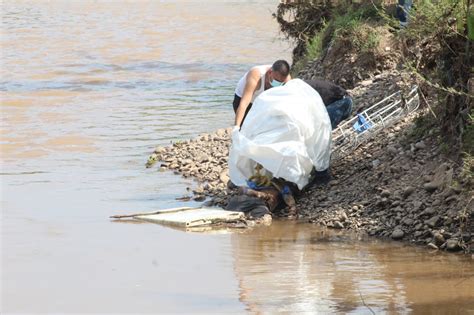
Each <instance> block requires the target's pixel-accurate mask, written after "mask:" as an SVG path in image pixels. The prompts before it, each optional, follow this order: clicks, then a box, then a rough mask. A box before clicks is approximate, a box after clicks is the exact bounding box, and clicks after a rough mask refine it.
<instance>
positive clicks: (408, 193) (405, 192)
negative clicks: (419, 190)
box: [402, 186, 415, 199]
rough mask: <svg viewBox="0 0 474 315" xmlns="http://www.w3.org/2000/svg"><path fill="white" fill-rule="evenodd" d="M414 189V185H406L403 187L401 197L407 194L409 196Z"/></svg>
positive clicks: (406, 196)
mask: <svg viewBox="0 0 474 315" xmlns="http://www.w3.org/2000/svg"><path fill="white" fill-rule="evenodd" d="M414 191H415V187H413V186H408V187H407V188H405V189H404V190H403V194H402V195H403V198H405V199H406V198H408V196H410V195H411V194H412V193H413V192H414Z"/></svg>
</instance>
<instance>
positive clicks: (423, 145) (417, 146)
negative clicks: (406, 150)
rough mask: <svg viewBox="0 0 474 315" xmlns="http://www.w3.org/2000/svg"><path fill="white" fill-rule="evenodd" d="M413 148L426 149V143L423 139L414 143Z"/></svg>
mask: <svg viewBox="0 0 474 315" xmlns="http://www.w3.org/2000/svg"><path fill="white" fill-rule="evenodd" d="M415 148H416V149H418V150H423V149H426V144H425V143H424V142H423V141H420V142H417V143H415Z"/></svg>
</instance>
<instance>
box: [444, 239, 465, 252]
mask: <svg viewBox="0 0 474 315" xmlns="http://www.w3.org/2000/svg"><path fill="white" fill-rule="evenodd" d="M461 249H462V248H461V246H460V244H459V241H458V239H457V238H451V239H449V240H447V241H446V250H448V251H451V252H455V251H459V250H461Z"/></svg>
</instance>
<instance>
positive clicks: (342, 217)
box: [339, 211, 349, 222]
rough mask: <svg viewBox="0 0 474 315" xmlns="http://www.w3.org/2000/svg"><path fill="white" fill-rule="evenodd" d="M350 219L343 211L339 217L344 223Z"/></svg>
mask: <svg viewBox="0 0 474 315" xmlns="http://www.w3.org/2000/svg"><path fill="white" fill-rule="evenodd" d="M348 219H349V218H348V217H347V214H346V213H345V212H344V211H343V212H342V213H341V214H340V215H339V220H341V221H342V222H346V221H347V220H348Z"/></svg>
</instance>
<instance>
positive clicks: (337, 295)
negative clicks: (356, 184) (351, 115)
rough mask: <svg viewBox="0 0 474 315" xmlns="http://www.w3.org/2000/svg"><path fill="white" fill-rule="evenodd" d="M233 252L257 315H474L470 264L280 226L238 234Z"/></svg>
mask: <svg viewBox="0 0 474 315" xmlns="http://www.w3.org/2000/svg"><path fill="white" fill-rule="evenodd" d="M232 248H233V255H234V259H235V273H236V276H237V278H238V280H239V288H240V300H241V301H242V302H243V303H245V304H246V305H247V310H248V311H250V312H251V313H253V314H260V313H280V312H284V313H290V314H295V313H308V314H316V313H344V314H347V313H370V310H369V308H370V309H371V310H372V311H374V312H375V313H390V314H400V313H410V312H415V313H420V314H433V313H438V314H463V313H468V312H473V311H474V300H473V298H474V265H473V263H472V260H471V258H470V257H465V256H458V255H445V254H443V253H429V252H428V251H426V250H424V249H419V248H413V247H408V246H403V245H400V244H396V243H395V244H394V243H390V242H376V241H371V240H365V241H364V242H361V240H360V239H359V238H358V237H357V236H355V235H352V236H351V235H348V234H347V233H346V234H345V233H341V232H339V233H338V232H334V231H331V230H321V229H318V228H315V227H314V226H312V225H309V224H298V223H296V224H295V223H292V222H281V221H280V222H274V223H273V224H272V226H271V227H268V228H258V229H255V230H253V231H251V232H248V233H244V234H237V235H232Z"/></svg>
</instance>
